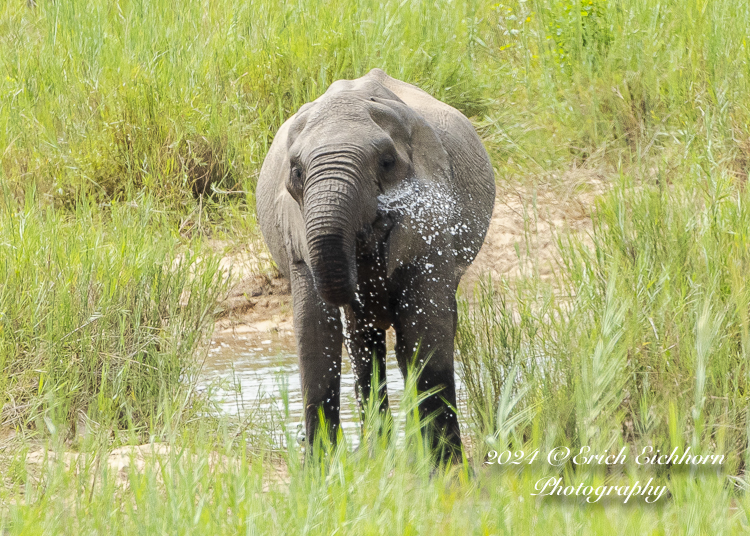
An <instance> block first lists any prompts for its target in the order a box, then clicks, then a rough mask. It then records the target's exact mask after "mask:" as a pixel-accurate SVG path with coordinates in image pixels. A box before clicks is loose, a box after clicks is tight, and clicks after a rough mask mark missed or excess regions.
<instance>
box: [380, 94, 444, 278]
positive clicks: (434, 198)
mask: <svg viewBox="0 0 750 536" xmlns="http://www.w3.org/2000/svg"><path fill="white" fill-rule="evenodd" d="M401 106H404V107H406V108H408V107H407V106H406V105H405V104H401ZM408 112H409V113H408V114H407V117H410V118H411V125H410V126H411V129H410V143H409V153H410V158H411V167H412V169H411V173H410V176H409V177H408V178H407V179H406V181H404V183H403V184H401V185H398V186H397V187H396V191H397V192H398V191H399V190H403V192H402V193H401V195H402V197H401V199H402V202H401V203H399V207H400V210H396V211H395V214H394V225H393V228H392V230H391V232H390V235H389V238H388V241H387V242H386V244H385V260H386V266H387V275H388V277H390V276H391V275H392V274H393V272H394V271H395V270H396V269H397V268H399V267H400V266H403V265H405V264H411V263H413V262H415V261H418V260H419V259H426V258H427V257H428V256H429V254H430V251H431V250H433V249H442V248H444V249H446V250H447V251H450V249H449V248H448V246H447V245H446V244H445V241H446V240H450V238H449V236H448V234H449V233H447V231H446V228H447V227H448V225H446V223H447V221H448V220H450V219H451V216H450V213H451V212H452V211H453V208H454V205H453V203H454V202H453V199H452V196H451V195H450V192H451V191H452V186H451V167H450V162H449V159H448V153H447V152H446V150H445V148H444V147H443V143H442V141H441V140H440V137H439V136H438V134H437V132H436V131H435V129H434V128H433V127H432V126H431V125H430V124H429V123H428V122H427V121H426V120H425V119H424V118H423V117H422V116H421V115H420V114H419V113H417V112H416V111H415V110H413V109H412V108H408ZM396 195H399V194H396Z"/></svg>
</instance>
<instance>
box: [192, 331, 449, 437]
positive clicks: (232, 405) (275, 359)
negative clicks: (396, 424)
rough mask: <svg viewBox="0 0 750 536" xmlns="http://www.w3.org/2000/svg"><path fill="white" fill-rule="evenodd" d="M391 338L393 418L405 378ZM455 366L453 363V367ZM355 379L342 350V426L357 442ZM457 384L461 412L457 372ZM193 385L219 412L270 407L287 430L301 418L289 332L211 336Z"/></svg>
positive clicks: (296, 366) (389, 370)
mask: <svg viewBox="0 0 750 536" xmlns="http://www.w3.org/2000/svg"><path fill="white" fill-rule="evenodd" d="M393 339H394V337H393V334H392V332H390V331H389V333H388V345H387V346H388V353H387V357H386V369H387V370H386V381H387V384H388V398H389V401H390V405H391V409H392V411H393V413H394V417H395V418H396V419H397V420H398V417H399V413H398V409H399V402H400V400H401V396H402V394H403V391H404V380H403V377H402V376H401V372H400V370H399V368H398V364H397V362H396V355H395V352H394V351H393ZM459 366H460V363H458V362H457V363H456V368H457V371H458V367H459ZM354 384H355V381H354V373H353V372H352V367H351V362H350V361H349V356H348V355H347V353H346V350H345V349H344V355H343V358H342V375H341V427H342V429H343V432H344V434H345V435H346V436H347V440H348V441H349V442H350V444H355V445H356V444H357V443H358V437H359V433H360V422H359V412H358V409H357V403H356V398H355V394H354ZM456 388H457V396H458V399H459V411H461V409H462V406H463V405H464V404H462V401H463V399H464V397H463V394H464V391H463V389H462V385H461V383H460V380H459V378H458V375H457V377H456ZM198 389H199V390H201V391H203V392H204V393H206V394H207V395H208V396H209V397H210V399H211V401H212V402H213V403H214V404H215V405H216V407H217V408H218V409H219V411H220V412H222V413H224V414H226V415H229V416H232V417H238V418H240V419H241V418H242V417H243V416H245V415H247V414H248V413H250V412H256V411H263V412H272V413H275V414H276V415H277V416H278V418H280V419H285V420H286V425H287V427H288V428H289V429H291V430H295V429H296V428H297V427H298V426H299V425H301V424H302V423H303V422H304V416H303V412H302V410H303V407H302V389H301V386H300V373H299V363H298V361H297V354H296V351H295V343H294V338H293V337H292V336H288V335H279V334H275V333H274V334H271V333H265V334H260V335H258V334H255V333H251V334H231V333H230V334H218V335H215V336H214V338H213V340H212V341H211V345H210V348H209V349H208V352H207V355H206V357H205V361H204V362H203V364H202V367H201V374H200V377H199V381H198ZM461 413H463V412H461ZM461 417H462V416H461V415H460V414H459V418H461Z"/></svg>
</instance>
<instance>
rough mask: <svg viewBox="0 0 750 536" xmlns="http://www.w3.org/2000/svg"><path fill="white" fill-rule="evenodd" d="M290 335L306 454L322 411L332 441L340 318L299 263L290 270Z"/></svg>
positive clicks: (335, 426)
mask: <svg viewBox="0 0 750 536" xmlns="http://www.w3.org/2000/svg"><path fill="white" fill-rule="evenodd" d="M290 278H291V283H292V300H293V305H294V334H295V336H296V339H297V352H298V355H299V366H300V382H301V384H302V396H303V399H304V401H305V402H304V403H305V432H306V441H307V445H308V447H307V450H308V452H311V451H312V450H313V448H314V445H315V434H316V432H317V431H318V428H319V426H320V419H319V414H320V411H321V410H322V413H323V416H324V417H325V421H326V424H327V426H328V432H329V438H330V440H331V441H332V442H335V441H336V434H337V432H338V428H339V406H340V393H341V345H342V334H341V317H340V314H339V309H338V307H334V306H332V305H328V304H327V303H325V302H324V301H323V300H322V299H321V297H320V296H319V295H318V292H317V291H316V289H315V286H314V284H313V278H312V275H311V273H310V270H309V268H308V267H307V266H306V265H305V264H303V263H295V264H293V265H292V266H291V270H290Z"/></svg>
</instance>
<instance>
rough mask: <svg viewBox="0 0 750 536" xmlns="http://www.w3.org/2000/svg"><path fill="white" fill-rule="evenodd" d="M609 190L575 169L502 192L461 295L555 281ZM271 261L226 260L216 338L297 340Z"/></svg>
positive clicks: (258, 257)
mask: <svg viewBox="0 0 750 536" xmlns="http://www.w3.org/2000/svg"><path fill="white" fill-rule="evenodd" d="M549 184H553V185H555V186H550V185H549ZM605 185H606V180H605V177H604V174H603V173H601V172H600V171H597V170H587V169H574V170H570V171H568V172H566V173H565V174H563V175H562V176H559V177H552V180H550V181H547V185H544V186H537V187H536V188H534V189H531V188H528V187H521V186H517V185H514V186H506V187H503V186H499V187H498V193H497V197H496V199H495V208H494V211H493V215H492V221H491V222H490V227H489V230H488V232H487V236H486V238H485V241H484V245H483V246H482V249H481V250H480V252H479V254H478V255H477V257H476V259H475V260H474V263H473V264H472V265H471V267H470V268H469V270H468V271H467V272H466V274H464V277H463V279H462V280H461V287H462V291H463V292H467V291H470V290H471V289H472V288H473V286H474V284H475V283H476V282H477V281H478V280H479V279H480V278H481V277H483V276H485V275H486V274H490V275H491V277H492V279H493V280H494V281H500V280H501V278H507V279H508V280H509V281H511V282H512V280H513V279H515V278H517V277H519V276H520V275H522V274H530V273H532V271H533V270H535V269H536V270H538V272H539V276H540V277H541V278H551V277H552V276H553V274H554V270H555V267H556V260H557V245H556V236H557V235H558V234H560V233H566V232H568V233H575V234H577V235H579V236H582V237H583V238H584V240H586V239H587V238H586V237H587V236H589V235H590V232H591V230H592V224H591V211H592V209H593V204H594V200H595V198H596V196H597V195H598V194H600V193H602V192H603V191H604V190H605V188H606V186H605ZM269 259H270V255H269V254H268V252H267V251H266V250H265V249H264V247H263V245H262V244H255V245H254V246H249V247H248V249H246V250H242V251H240V252H235V253H232V254H229V255H226V256H225V257H224V258H223V259H222V269H224V270H225V271H226V272H227V273H228V274H229V273H230V271H231V277H232V278H233V281H235V283H233V284H232V286H231V290H230V292H229V293H228V295H227V298H226V299H225V300H224V301H223V302H222V303H221V309H222V312H221V315H220V318H219V320H218V321H217V323H216V329H215V331H214V333H215V335H214V336H215V337H220V338H222V337H227V336H230V337H231V336H232V335H237V334H245V335H248V334H249V336H251V337H252V336H253V335H254V334H257V335H258V336H263V335H264V334H268V333H276V334H278V335H280V336H290V337H291V336H292V335H293V329H294V328H293V323H292V303H291V296H290V294H289V293H290V288H289V282H288V281H287V280H286V279H283V278H279V277H278V275H276V276H274V275H273V273H272V271H270V270H268V269H266V270H265V271H264V272H263V273H260V272H261V268H260V267H261V266H268V265H269V264H270V263H269V262H268V261H269Z"/></svg>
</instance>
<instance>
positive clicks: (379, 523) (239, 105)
mask: <svg viewBox="0 0 750 536" xmlns="http://www.w3.org/2000/svg"><path fill="white" fill-rule="evenodd" d="M37 4H38V5H37V6H36V7H29V6H28V4H27V2H25V1H23V0H11V1H7V2H5V3H3V4H2V5H0V183H1V186H2V187H1V188H0V368H2V371H3V373H2V375H0V393H2V396H0V405H2V413H1V414H0V415H1V416H2V418H1V419H0V420H1V421H2V424H3V427H4V429H6V430H7V429H8V427H12V428H14V429H15V430H16V431H17V433H18V435H17V437H16V439H13V440H12V441H10V443H7V445H9V446H6V447H4V448H5V451H4V452H3V454H2V456H1V458H2V460H1V465H2V467H3V475H4V478H5V480H4V484H5V485H4V486H3V487H2V489H0V502H2V506H1V507H0V526H3V527H4V528H5V529H6V531H7V532H9V533H11V534H37V533H42V532H49V533H64V532H66V531H67V532H70V533H100V532H107V533H110V532H111V533H118V532H119V533H127V534H130V533H133V532H135V531H138V532H143V533H160V532H168V533H180V534H182V533H185V534H187V533H201V534H205V533H216V534H220V533H237V532H241V531H244V532H247V533H316V534H317V533H320V534H330V533H334V531H336V530H338V532H339V533H349V534H368V533H373V534H381V533H393V534H411V533H414V534H417V533H420V534H421V533H441V534H442V533H455V534H467V533H476V534H504V533H513V534H516V533H522V534H523V533H543V532H550V533H551V532H556V533H557V532H559V533H566V534H567V533H581V534H588V533H603V534H604V533H606V534H611V533H619V534H641V533H654V534H673V533H696V534H703V533H715V534H720V533H735V532H742V531H745V532H746V531H747V529H748V525H749V524H750V521H749V520H748V511H749V510H748V507H749V506H750V503H749V502H748V496H747V494H746V490H747V488H748V486H749V485H750V484H749V483H748V481H747V478H746V476H745V471H746V468H747V466H748V463H750V459H748V456H749V454H748V449H747V446H748V441H749V440H750V419H748V407H749V403H750V401H749V400H748V395H747V393H748V391H749V390H750V370H749V369H748V351H749V350H748V347H749V345H750V317H749V314H750V313H749V309H748V308H749V307H750V293H749V292H748V289H747V283H746V281H747V273H748V267H749V266H750V248H748V228H750V212H749V211H748V209H747V207H748V203H749V202H750V194H748V192H747V179H748V166H750V157H748V154H750V121H748V119H749V118H750V96H749V95H750V91H749V89H750V67H749V65H748V58H749V56H748V55H749V54H750V52H749V50H748V44H747V42H746V36H747V34H748V29H750V8H748V6H747V4H746V3H744V2H740V1H739V0H717V1H712V2H707V1H702V0H698V1H694V2H658V1H657V0H627V1H625V0H606V1H605V0H583V1H578V0H577V1H570V0H529V1H517V0H513V1H509V2H507V3H495V2H487V1H465V2H456V1H453V2H441V3H439V4H437V5H435V4H432V3H425V2H417V1H409V0H406V1H403V2H392V1H385V2H373V1H369V0H359V1H358V0H348V1H341V2H324V3H319V2H311V1H308V0H300V1H298V2H296V3H286V4H283V5H282V4H272V3H270V2H267V1H265V0H264V1H251V2H239V1H236V0H217V1H211V2H205V1H198V0H187V1H185V2H181V3H180V6H179V9H174V8H173V7H172V6H171V4H169V5H168V4H166V3H164V2H160V1H158V0H119V1H117V2H103V1H100V0H95V1H93V2H80V1H78V0H72V1H69V2H60V1H58V2H51V1H47V0H37ZM373 67H380V68H382V69H384V70H385V71H386V72H388V73H389V74H391V75H392V76H395V77H398V78H401V79H403V80H406V81H409V82H412V83H415V84H417V85H419V86H421V87H423V88H424V89H426V90H427V91H429V92H430V93H432V94H433V95H435V96H436V97H438V98H440V99H442V100H444V101H445V102H448V103H449V104H451V105H453V106H455V107H457V108H458V109H460V110H461V111H463V112H464V113H465V114H466V115H468V116H470V117H471V118H472V120H473V121H474V124H475V125H476V127H477V130H478V131H479V133H480V135H481V136H482V138H483V140H484V142H485V145H486V147H487V149H488V151H489V152H490V155H491V158H492V161H493V165H494V167H495V170H496V174H497V179H498V185H499V191H500V192H501V195H503V194H504V192H508V191H512V190H514V189H519V190H522V191H524V192H528V193H529V194H530V197H531V198H532V199H533V198H534V193H535V192H538V191H539V192H547V193H549V192H552V194H553V195H554V194H556V193H559V194H564V193H566V192H567V193H569V192H570V191H574V192H575V191H578V190H580V189H582V188H590V187H591V186H590V185H587V184H585V182H583V183H582V181H581V180H579V179H577V178H576V177H577V176H576V170H577V169H580V168H585V169H586V170H587V171H592V170H593V171H594V172H595V173H596V175H597V176H599V177H602V178H603V182H604V186H605V188H604V190H605V191H604V193H603V194H602V195H601V196H599V197H598V199H597V203H596V207H595V211H594V215H593V231H592V234H591V236H590V237H588V238H586V239H584V238H582V237H580V236H578V235H570V234H566V233H561V234H560V235H559V237H558V246H559V251H560V259H561V260H560V264H559V266H558V267H557V268H556V270H555V278H554V280H552V281H549V280H544V279H541V278H540V277H538V276H537V275H535V272H532V274H531V275H526V276H521V277H518V278H516V279H514V280H506V279H503V280H501V281H491V282H490V281H486V282H484V283H483V284H482V285H481V286H480V287H479V288H478V289H477V290H476V296H475V298H474V297H470V296H463V297H462V302H461V303H462V308H461V314H460V316H459V334H458V338H457V347H458V349H459V350H460V359H461V360H462V363H463V376H464V377H463V380H464V384H465V385H466V386H467V393H468V411H467V412H466V414H465V415H462V421H463V422H464V423H466V424H467V428H466V430H465V436H466V438H467V440H468V443H469V444H470V445H471V454H472V459H471V460H470V465H472V466H473V468H474V469H473V470H474V471H475V472H476V476H475V477H468V476H467V475H466V474H463V473H462V471H463V470H462V469H457V470H456V471H454V474H452V475H442V474H433V475H432V476H431V475H430V470H429V467H428V465H429V464H428V463H427V460H425V458H424V455H423V454H420V450H419V448H418V442H412V444H411V446H409V445H405V444H402V443H399V442H394V443H392V444H380V445H377V446H376V447H374V448H373V450H372V457H369V458H368V457H367V456H364V454H363V453H355V454H353V453H350V452H347V451H345V450H343V449H342V450H339V451H338V452H336V453H335V454H331V456H330V459H329V461H328V462H327V463H326V464H323V465H317V466H316V465H311V466H310V467H308V468H303V467H301V466H300V463H299V460H300V456H299V452H298V451H296V450H295V449H294V448H290V449H289V450H288V451H285V452H283V453H275V454H274V456H275V458H274V459H271V458H270V457H269V455H268V449H269V448H270V447H269V445H268V444H267V443H265V442H264V441H262V439H261V436H262V434H258V433H256V432H257V430H254V431H253V433H248V434H247V437H248V438H251V441H250V443H249V444H247V447H248V450H247V456H246V455H245V454H246V452H245V450H244V444H243V447H240V445H241V444H242V442H241V441H239V439H238V437H237V436H236V434H237V429H238V426H237V424H236V423H233V422H230V421H229V420H228V419H226V418H218V419H217V418H207V417H206V418H201V415H203V414H204V413H203V412H204V411H206V409H207V407H208V406H207V405H206V404H205V403H204V401H203V400H202V399H201V398H200V397H198V396H196V394H195V393H194V392H193V390H192V389H191V382H190V379H191V378H192V377H193V376H194V374H195V370H196V366H195V363H196V356H197V355H199V350H200V348H201V343H202V341H205V337H206V334H207V333H208V332H209V331H210V329H211V323H212V317H211V314H212V312H213V311H214V306H215V302H216V299H217V297H218V296H219V295H220V294H221V292H222V282H221V280H220V277H219V275H218V273H217V262H216V261H217V259H216V256H215V255H214V254H213V253H212V250H211V248H210V247H209V246H208V245H206V242H205V240H204V238H205V237H215V236H221V237H223V238H227V239H228V240H229V241H231V242H232V243H234V244H242V243H243V242H244V241H247V240H257V239H258V232H257V228H256V225H255V220H254V214H253V210H254V189H255V180H256V177H257V173H258V170H259V168H260V165H261V163H262V160H263V157H264V155H265V153H266V151H267V149H268V146H269V143H270V141H271V140H272V139H273V135H274V133H275V132H276V129H277V128H278V127H279V125H280V124H281V123H282V122H283V121H284V120H285V119H286V118H287V117H289V116H290V115H291V114H292V113H294V111H295V110H296V109H297V108H298V107H299V106H300V105H301V104H303V103H304V102H307V101H309V100H311V99H313V98H316V97H317V96H318V95H320V94H321V93H322V92H323V91H324V90H325V89H326V87H327V86H328V85H329V84H330V83H331V82H332V81H334V80H336V79H339V78H352V77H356V76H360V75H362V74H364V73H366V72H367V71H368V70H369V69H371V68H373ZM212 186H213V188H212ZM214 190H215V191H214ZM201 192H205V193H206V194H207V195H206V196H203V197H201V196H200V195H199V194H200V193H201ZM226 192H229V193H226ZM526 209H527V213H528V218H527V219H528V222H529V226H530V228H531V227H533V220H534V218H535V217H536V212H535V210H536V207H535V206H534V205H533V203H530V206H528V207H526ZM531 261H532V262H531V265H532V266H533V265H534V259H531ZM469 298H472V299H471V300H470V299H469ZM406 404H407V405H408V400H407V402H406ZM260 421H262V419H260ZM243 426H244V427H245V428H246V429H249V428H248V423H244V424H243ZM262 426H264V425H263V424H262V423H261V422H259V424H258V429H261V427H262ZM410 426H411V425H410ZM250 428H252V426H251V425H250ZM82 429H83V430H86V431H87V433H86V434H81V430H82ZM276 432H279V431H278V430H277V431H276ZM280 433H284V431H283V430H282V431H281V432H280ZM405 434H406V436H407V437H411V436H414V435H415V434H416V432H415V431H414V430H413V429H412V430H411V431H409V430H407V431H406V432H405ZM410 434H411V435H410ZM150 437H154V438H156V439H164V440H168V441H169V442H170V443H171V444H172V445H173V446H175V448H177V449H179V448H183V447H184V448H186V449H189V450H190V452H197V456H198V457H197V458H191V457H189V456H188V457H186V456H185V455H183V456H182V457H180V456H179V455H178V454H177V452H173V453H172V454H171V455H170V456H168V457H167V458H166V461H165V462H164V464H166V465H165V466H159V464H155V465H154V466H152V467H151V468H150V469H148V470H146V472H145V473H143V474H135V473H133V474H131V480H130V487H129V488H127V489H119V490H116V489H115V480H114V475H111V474H106V472H107V469H106V464H102V463H96V462H95V461H94V460H96V459H102V457H103V456H104V454H105V453H106V452H107V451H108V450H109V449H111V448H113V447H114V446H117V445H120V444H122V443H137V442H142V441H145V440H146V439H148V438H150ZM292 443H293V442H292ZM407 443H408V442H407ZM40 445H48V446H49V447H50V448H52V449H53V450H57V451H60V450H64V449H71V448H73V449H76V450H78V451H81V452H86V453H88V456H89V457H90V458H89V459H90V460H91V464H90V466H88V467H86V468H84V469H82V470H80V471H79V472H76V471H67V472H66V471H64V470H62V469H61V468H60V467H57V468H54V467H53V468H50V469H47V470H44V471H41V472H37V473H34V472H33V471H30V470H27V468H26V467H25V464H24V463H23V457H24V456H25V454H26V452H27V450H28V449H33V448H36V447H38V446H40ZM415 445H416V446H415ZM583 445H590V446H591V447H592V448H594V449H595V450H599V451H604V450H607V449H612V450H615V451H618V450H619V449H620V448H621V447H623V446H624V447H626V448H627V449H628V452H629V453H631V454H632V453H637V452H640V450H641V449H642V448H643V447H644V446H647V445H652V446H654V447H655V448H658V449H660V450H662V451H671V449H672V448H674V447H680V448H687V447H688V446H689V447H691V449H692V450H693V451H696V452H702V453H721V454H724V455H725V456H726V461H725V463H724V465H723V467H722V469H721V471H719V473H718V474H717V473H714V472H706V471H679V470H676V469H672V470H668V469H666V468H663V467H662V468H657V469H656V470H653V471H645V472H643V470H640V471H639V470H638V469H637V468H633V467H628V468H626V469H624V474H621V473H618V472H617V471H613V472H609V473H607V472H598V471H594V470H588V469H585V468H581V467H574V466H572V465H571V464H566V465H564V466H563V467H562V468H560V469H555V468H551V467H549V466H547V465H545V464H544V463H540V464H538V465H537V466H535V468H531V469H529V468H524V469H523V470H512V469H505V470H497V468H496V467H493V468H492V469H489V470H488V469H486V468H485V469H482V468H480V464H481V461H482V459H483V455H484V454H485V452H486V451H488V450H489V449H495V450H498V451H503V450H505V449H506V448H511V449H519V450H524V451H527V452H530V451H533V450H535V449H539V450H540V452H547V451H549V450H550V449H552V448H554V447H558V446H568V447H570V448H571V449H573V450H577V449H578V448H580V447H581V446H583ZM213 450H216V451H218V452H221V453H224V454H226V455H228V456H230V457H235V458H237V459H238V460H239V462H238V464H239V465H236V466H235V465H231V466H210V467H209V464H208V459H209V454H208V453H209V452H210V451H213ZM264 453H265V454H264ZM196 460H197V461H196ZM276 466H281V467H284V468H285V470H288V472H289V479H288V482H287V483H285V484H272V485H270V488H268V486H266V491H263V489H264V488H263V475H264V474H267V473H268V472H269V471H271V469H272V468H273V467H276ZM558 473H559V474H560V475H561V476H563V477H564V478H565V479H566V482H570V483H577V482H591V483H597V485H598V483H603V482H607V483H609V482H620V481H634V480H635V479H642V478H643V476H647V477H648V476H653V477H654V478H655V479H657V480H658V481H659V483H660V484H667V485H668V486H669V489H670V494H671V498H669V499H663V500H662V502H661V503H660V504H658V505H656V506H654V507H652V506H649V507H645V506H643V505H637V506H633V505H628V506H625V507H622V506H618V504H619V503H618V502H617V501H610V502H608V503H606V504H597V505H589V504H583V503H581V502H580V501H575V500H571V499H566V500H556V499H555V500H552V499H550V498H545V499H538V498H534V497H532V496H531V495H530V493H531V492H532V490H533V487H534V483H535V482H536V481H537V480H538V479H539V478H542V477H543V476H550V475H557V474H558ZM92 475H98V478H97V479H96V482H97V484H96V485H95V486H94V487H93V488H92V487H91V478H92ZM729 477H737V478H736V479H732V478H729ZM522 499H523V500H522Z"/></svg>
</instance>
